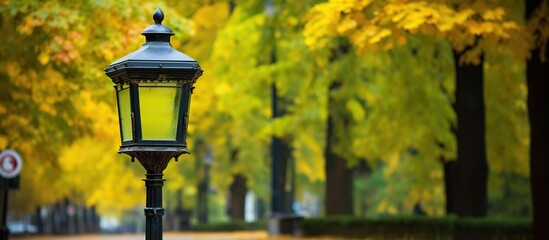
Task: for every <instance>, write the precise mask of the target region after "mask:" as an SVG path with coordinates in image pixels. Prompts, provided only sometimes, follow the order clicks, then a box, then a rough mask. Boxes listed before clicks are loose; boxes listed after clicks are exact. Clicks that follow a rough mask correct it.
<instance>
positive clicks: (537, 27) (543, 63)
mask: <svg viewBox="0 0 549 240" xmlns="http://www.w3.org/2000/svg"><path fill="white" fill-rule="evenodd" d="M548 8H549V3H548V2H547V1H526V19H527V20H528V27H529V29H528V30H529V31H531V34H532V38H533V39H532V40H533V41H534V42H533V44H532V45H533V47H532V50H531V56H530V58H529V59H528V60H527V66H526V69H527V70H526V77H527V81H528V117H529V120H530V174H531V176H530V177H531V188H532V203H533V207H534V211H533V212H534V239H543V238H545V237H546V236H547V235H549V230H548V229H547V227H546V225H545V224H546V223H547V222H548V221H549V206H548V205H547V202H548V201H549V193H548V192H547V186H548V184H549V161H548V156H549V140H548V136H549V125H548V124H547V123H548V122H549V113H548V111H549V110H548V109H547V105H546V104H547V102H549V81H548V79H549V70H548V69H549V63H548V61H549V51H548V50H547V48H548V46H549V44H548V42H547V40H548V37H549V36H548V24H547V11H548Z"/></svg>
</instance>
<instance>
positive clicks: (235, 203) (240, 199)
mask: <svg viewBox="0 0 549 240" xmlns="http://www.w3.org/2000/svg"><path fill="white" fill-rule="evenodd" d="M246 192H247V188H246V177H244V176H243V175H242V174H236V175H233V183H232V184H231V186H230V200H229V206H230V207H229V217H230V218H231V220H244V213H245V212H244V210H245V207H244V206H245V204H246Z"/></svg>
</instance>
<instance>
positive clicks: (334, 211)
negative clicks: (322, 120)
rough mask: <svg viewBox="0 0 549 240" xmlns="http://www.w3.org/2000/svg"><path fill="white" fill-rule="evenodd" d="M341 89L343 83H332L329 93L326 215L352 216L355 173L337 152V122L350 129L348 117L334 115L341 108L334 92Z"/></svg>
mask: <svg viewBox="0 0 549 240" xmlns="http://www.w3.org/2000/svg"><path fill="white" fill-rule="evenodd" d="M339 87H341V83H332V84H331V85H330V91H329V93H328V96H329V97H328V125H327V133H326V149H325V152H324V154H325V158H326V165H325V171H326V215H352V214H353V171H352V170H351V169H350V168H349V167H347V162H346V160H345V158H344V157H343V156H341V155H340V154H338V153H336V152H335V149H334V145H335V144H337V143H338V142H340V141H338V140H339V139H338V137H337V136H338V134H337V133H336V131H345V130H346V129H336V127H335V126H336V121H341V122H342V125H340V126H344V127H343V128H348V125H349V124H348V121H349V118H348V116H344V114H334V112H333V110H335V109H338V108H340V107H341V106H338V104H337V102H336V101H335V100H334V99H333V97H332V94H331V93H332V92H333V91H335V90H337V89H338V88H339Z"/></svg>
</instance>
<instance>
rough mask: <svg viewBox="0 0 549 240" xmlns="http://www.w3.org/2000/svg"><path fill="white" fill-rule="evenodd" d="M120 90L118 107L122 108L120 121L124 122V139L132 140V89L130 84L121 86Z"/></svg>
mask: <svg viewBox="0 0 549 240" xmlns="http://www.w3.org/2000/svg"><path fill="white" fill-rule="evenodd" d="M121 88H122V89H121V90H119V91H118V107H119V108H120V109H119V111H120V123H121V124H122V126H120V127H121V129H122V141H129V140H132V138H133V134H132V115H131V108H130V89H129V88H128V85H124V86H121Z"/></svg>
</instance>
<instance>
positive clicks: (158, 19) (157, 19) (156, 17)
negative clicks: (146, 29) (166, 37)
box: [153, 8, 164, 24]
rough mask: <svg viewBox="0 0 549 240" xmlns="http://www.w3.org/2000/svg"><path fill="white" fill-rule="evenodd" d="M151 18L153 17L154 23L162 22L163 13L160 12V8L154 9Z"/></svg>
mask: <svg viewBox="0 0 549 240" xmlns="http://www.w3.org/2000/svg"><path fill="white" fill-rule="evenodd" d="M153 19H154V23H156V24H162V21H164V13H163V12H162V9H160V8H157V9H156V10H155V11H154V14H153Z"/></svg>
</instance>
